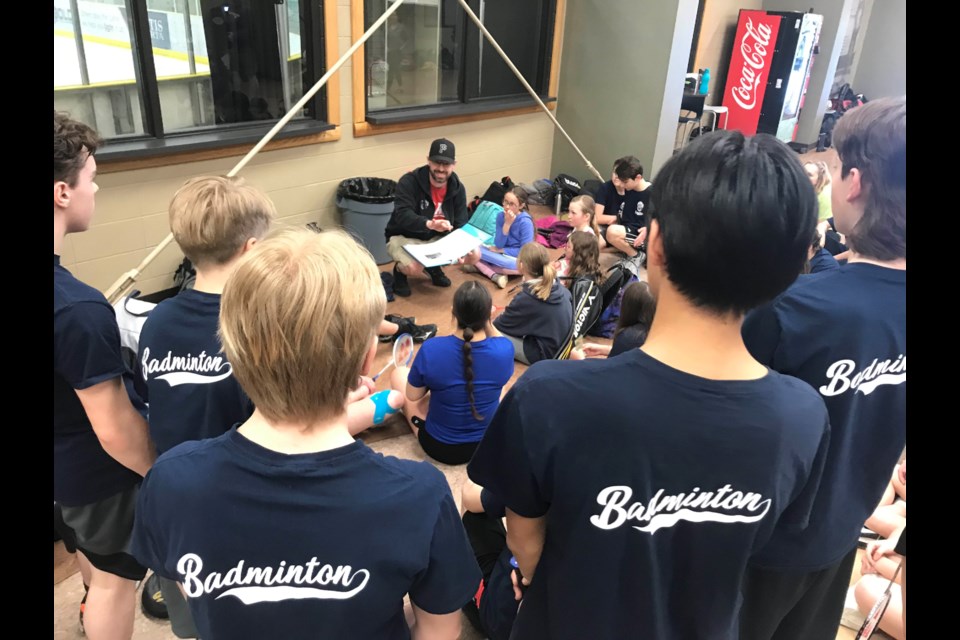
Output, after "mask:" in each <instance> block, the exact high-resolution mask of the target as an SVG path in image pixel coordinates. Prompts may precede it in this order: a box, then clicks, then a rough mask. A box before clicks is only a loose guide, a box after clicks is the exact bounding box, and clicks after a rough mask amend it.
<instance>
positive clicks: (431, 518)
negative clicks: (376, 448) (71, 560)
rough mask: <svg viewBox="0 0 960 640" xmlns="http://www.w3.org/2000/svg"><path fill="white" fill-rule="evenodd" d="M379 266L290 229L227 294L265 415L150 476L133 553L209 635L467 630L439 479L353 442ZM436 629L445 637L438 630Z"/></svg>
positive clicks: (463, 586)
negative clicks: (182, 598) (353, 399)
mask: <svg viewBox="0 0 960 640" xmlns="http://www.w3.org/2000/svg"><path fill="white" fill-rule="evenodd" d="M385 305H386V300H385V297H384V295H383V286H382V284H381V281H380V277H379V273H378V272H377V269H376V265H375V264H374V262H373V260H371V259H370V255H369V254H368V253H367V252H366V251H364V250H363V249H362V248H361V247H359V246H358V245H357V244H356V242H355V241H353V240H352V239H351V238H349V237H348V236H347V235H345V234H343V233H340V232H324V233H320V234H316V233H314V232H312V231H308V230H285V231H282V232H279V233H277V234H276V235H275V236H274V237H272V238H269V239H267V240H265V241H263V242H262V243H260V244H259V246H257V247H256V248H255V249H254V250H253V251H251V252H250V253H249V254H248V255H246V256H244V257H243V258H242V259H241V260H240V262H239V263H238V265H237V266H236V268H235V270H234V272H233V273H232V274H231V276H230V278H229V279H228V280H227V283H226V285H225V287H224V290H223V296H222V302H221V317H220V337H221V339H222V342H223V347H224V353H225V354H226V356H227V358H228V360H229V362H230V364H231V366H232V370H233V375H234V376H235V377H236V379H237V381H238V382H239V383H240V385H241V387H243V389H244V391H245V392H246V393H247V395H248V396H249V397H250V399H251V400H252V401H253V403H254V405H255V406H256V409H255V411H254V413H253V415H252V416H250V418H249V419H248V420H246V421H245V422H244V423H243V424H241V425H240V426H239V427H238V428H236V429H233V430H231V431H229V432H228V433H225V434H224V435H222V436H220V437H217V438H212V439H209V440H204V441H200V442H188V443H185V444H182V445H179V446H177V447H174V448H173V449H171V450H170V451H168V452H167V453H165V454H164V455H162V456H161V457H160V458H159V460H158V461H157V465H156V466H155V467H154V469H153V472H152V473H150V474H149V475H148V476H147V478H146V479H145V480H144V484H143V489H142V491H141V500H140V502H139V503H138V505H137V509H138V510H137V521H136V527H135V531H134V545H133V552H134V555H135V556H136V557H137V558H139V559H140V560H141V562H143V563H144V564H146V565H147V566H149V567H151V568H152V569H153V570H154V571H156V572H157V573H158V574H160V575H161V576H163V577H165V578H168V579H170V580H176V581H178V582H180V583H181V585H182V586H183V589H184V592H185V593H186V595H187V597H188V602H189V604H190V609H191V611H192V613H193V616H194V620H195V621H196V625H197V630H198V631H199V634H200V637H202V638H204V639H205V640H214V639H216V638H230V639H235V638H284V639H291V640H296V639H297V638H314V637H316V636H317V635H318V633H319V634H321V635H323V636H325V637H331V638H408V637H410V630H409V628H408V626H407V623H406V621H405V619H404V611H403V598H404V596H405V595H406V594H409V595H410V599H411V602H412V605H413V614H414V616H415V620H416V622H415V625H416V627H417V629H418V635H420V634H422V637H439V635H440V634H446V635H444V637H456V635H457V633H458V632H459V624H460V613H459V609H460V607H461V606H463V605H464V604H465V603H466V602H467V601H468V600H469V599H470V597H471V596H472V595H473V594H474V592H475V591H476V589H477V585H478V584H479V580H480V574H479V571H478V569H477V566H476V563H475V561H474V559H473V554H472V552H471V550H470V545H469V543H468V541H467V539H466V535H465V534H464V531H463V527H462V525H461V523H460V519H459V517H458V514H457V509H456V506H455V504H454V501H453V496H452V495H451V494H450V489H449V487H448V486H447V483H446V480H445V479H444V477H443V475H442V474H441V473H440V472H439V471H437V470H436V469H435V468H434V467H433V466H431V465H430V464H427V463H416V462H411V461H406V460H398V459H396V458H392V457H384V456H382V455H380V454H376V453H374V452H373V451H371V450H370V449H369V448H368V447H367V446H366V445H364V444H363V443H362V442H360V441H357V440H354V438H353V436H352V434H351V432H350V429H349V425H348V418H347V404H348V397H349V394H350V392H351V389H352V388H353V387H354V386H355V385H356V381H357V379H358V377H359V376H360V374H361V373H366V372H368V371H369V370H370V367H371V366H372V364H373V361H374V358H375V356H376V348H377V337H376V328H377V326H378V324H379V322H380V320H381V319H382V317H383V311H384V307H385ZM435 634H436V635H435Z"/></svg>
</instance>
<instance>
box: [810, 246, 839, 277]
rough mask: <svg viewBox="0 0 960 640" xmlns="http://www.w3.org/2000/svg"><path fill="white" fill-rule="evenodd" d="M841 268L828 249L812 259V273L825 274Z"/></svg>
mask: <svg viewBox="0 0 960 640" xmlns="http://www.w3.org/2000/svg"><path fill="white" fill-rule="evenodd" d="M839 268H840V263H839V262H837V260H836V258H834V257H833V256H832V255H830V252H829V251H827V250H826V249H820V250H819V251H817V252H816V253H815V254H813V257H812V258H810V273H823V272H824V271H833V270H834V269H839Z"/></svg>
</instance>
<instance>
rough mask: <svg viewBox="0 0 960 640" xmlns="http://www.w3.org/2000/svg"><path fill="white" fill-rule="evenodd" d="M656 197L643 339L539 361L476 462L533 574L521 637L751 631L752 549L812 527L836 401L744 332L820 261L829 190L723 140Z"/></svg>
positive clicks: (663, 183)
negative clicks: (761, 355) (816, 234)
mask: <svg viewBox="0 0 960 640" xmlns="http://www.w3.org/2000/svg"><path fill="white" fill-rule="evenodd" d="M652 196H653V197H652V199H651V206H650V219H649V223H648V224H649V235H648V242H647V246H648V256H647V259H648V275H649V284H650V287H651V290H652V292H653V293H654V295H655V296H656V297H657V311H656V315H655V317H654V319H653V323H652V326H651V327H650V331H649V337H648V338H647V341H646V342H645V343H644V345H643V347H641V348H640V349H635V350H633V351H629V352H626V353H623V354H621V355H619V356H617V357H616V358H611V359H608V360H597V361H586V362H579V363H577V364H567V363H564V362H555V361H551V362H543V363H538V364H535V365H533V366H532V367H531V368H530V369H529V370H528V371H527V373H526V374H525V375H524V376H523V377H522V378H521V379H520V380H519V381H518V382H517V384H516V385H515V386H514V387H513V389H511V391H510V392H509V393H508V394H507V396H506V397H505V398H504V400H503V402H502V403H501V406H500V410H499V411H498V412H497V414H496V415H495V416H494V419H493V422H492V423H491V424H490V427H489V428H488V430H487V433H486V435H485V437H484V439H483V441H482V442H481V443H480V446H479V448H478V449H477V452H476V454H475V455H474V457H473V460H472V461H471V463H470V466H469V467H468V473H469V475H470V478H471V479H472V480H473V481H475V482H477V483H479V484H481V485H482V486H483V487H484V488H485V489H487V490H489V491H490V492H491V493H492V494H493V495H495V496H496V497H497V498H499V499H500V500H502V502H503V503H504V504H505V506H506V508H507V542H508V546H509V548H510V549H511V550H512V551H513V554H514V555H515V556H516V559H517V562H518V564H519V567H520V570H521V572H522V573H523V576H524V581H525V582H526V583H528V584H529V589H528V590H527V592H526V595H525V597H524V602H523V604H522V606H521V607H520V611H519V613H518V614H517V619H516V622H515V624H514V631H513V632H514V634H515V636H516V637H522V638H547V637H549V638H600V639H603V638H625V637H644V638H658V639H666V640H669V639H680V638H708V637H709V638H736V637H737V622H738V607H739V601H740V595H739V592H740V584H741V580H742V577H743V573H744V571H745V570H746V567H747V562H748V560H749V558H750V556H751V555H752V554H754V553H755V552H756V551H757V550H758V549H759V548H760V547H761V546H762V544H763V543H764V542H765V541H766V539H767V538H768V537H769V536H770V535H771V533H772V532H773V530H774V526H775V525H776V524H777V523H778V522H780V523H782V524H783V525H784V526H790V527H796V528H801V527H803V526H804V525H805V523H806V518H807V513H808V511H809V509H810V502H811V500H812V497H813V494H814V492H815V491H816V488H817V485H818V482H819V477H820V469H821V465H822V461H823V457H824V455H825V451H826V447H827V444H828V439H829V424H828V422H827V414H826V409H825V408H824V406H823V401H822V400H821V399H820V398H819V397H818V396H817V394H816V393H814V392H813V390H811V389H810V388H809V387H808V386H807V385H804V384H803V383H802V382H800V381H798V380H794V379H792V378H789V377H787V376H783V375H780V374H778V373H776V372H773V371H770V370H769V369H767V368H766V367H764V366H763V365H761V364H760V363H758V362H757V361H756V360H754V359H753V358H752V357H751V356H750V354H749V353H748V352H747V350H746V347H745V346H744V344H743V340H742V338H741V337H740V324H741V322H742V319H743V314H744V313H745V312H746V311H747V310H748V309H750V308H752V307H754V306H756V305H758V304H761V303H763V302H765V301H767V300H769V299H771V298H772V297H774V296H776V295H777V294H778V293H779V292H781V291H782V290H783V289H784V288H785V287H787V286H788V285H789V284H790V283H791V282H792V281H793V280H794V279H795V278H796V277H797V274H799V273H800V269H801V267H802V266H803V263H804V260H805V258H806V251H807V246H808V243H809V239H810V236H811V235H812V234H813V230H814V226H815V224H816V196H815V195H814V193H813V187H812V186H811V185H810V181H809V180H808V179H807V177H806V176H805V175H804V173H803V169H802V167H801V166H800V163H799V161H798V160H797V158H796V154H795V153H794V152H793V151H791V150H790V149H789V148H788V147H787V146H786V145H784V144H783V143H782V142H780V141H778V140H776V139H775V138H773V137H771V136H766V135H759V136H756V137H753V138H745V137H744V136H743V135H742V134H741V133H739V132H734V131H719V132H716V133H711V134H708V135H706V136H703V137H701V138H700V139H699V140H697V141H696V142H695V143H693V144H690V145H688V146H687V148H686V149H684V150H683V151H682V152H681V153H680V154H679V155H677V156H674V157H673V158H672V159H671V160H669V161H668V162H667V164H666V165H665V166H664V167H663V169H662V170H661V172H660V175H659V178H658V180H657V184H656V186H655V187H654V189H653V193H652ZM758 246H759V247H760V248H759V249H757V247H758ZM731 256H733V257H732V258H731ZM718 265H719V267H718ZM611 398H614V399H616V401H614V402H611V401H610V399H611Z"/></svg>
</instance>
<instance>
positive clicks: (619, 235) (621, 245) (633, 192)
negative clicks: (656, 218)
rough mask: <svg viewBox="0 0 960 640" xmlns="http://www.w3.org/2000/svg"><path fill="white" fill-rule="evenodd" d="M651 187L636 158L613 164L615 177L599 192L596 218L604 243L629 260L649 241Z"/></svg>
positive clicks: (627, 158) (629, 157)
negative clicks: (648, 221) (648, 214)
mask: <svg viewBox="0 0 960 640" xmlns="http://www.w3.org/2000/svg"><path fill="white" fill-rule="evenodd" d="M650 194H651V191H650V183H649V182H647V181H646V180H644V179H643V165H641V164H640V160H638V159H637V158H636V157H635V156H624V157H622V158H618V159H617V160H616V162H614V163H613V175H611V177H610V180H608V181H606V182H604V183H603V184H602V185H600V188H599V189H598V190H597V197H596V211H595V214H594V215H595V216H596V219H597V224H599V225H601V227H600V229H601V232H602V233H603V237H604V239H605V240H606V241H607V243H608V244H610V246H612V247H615V248H616V249H619V250H620V251H622V252H623V253H625V254H626V255H627V256H628V257H633V256H636V255H637V253H638V251H640V250H641V249H642V247H643V243H644V241H645V240H646V239H647V223H646V217H645V216H646V213H645V212H646V210H647V209H648V208H649V205H650Z"/></svg>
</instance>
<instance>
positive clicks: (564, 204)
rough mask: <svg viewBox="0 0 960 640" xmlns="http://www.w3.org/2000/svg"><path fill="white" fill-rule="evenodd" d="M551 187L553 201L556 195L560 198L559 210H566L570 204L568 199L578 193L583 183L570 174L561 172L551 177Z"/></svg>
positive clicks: (571, 198)
mask: <svg viewBox="0 0 960 640" xmlns="http://www.w3.org/2000/svg"><path fill="white" fill-rule="evenodd" d="M553 188H554V196H553V198H554V202H556V201H557V198H558V197H559V200H560V209H559V211H566V210H567V208H568V207H569V206H570V201H571V200H573V199H574V198H575V197H577V196H578V195H580V190H581V189H583V185H582V184H580V181H579V180H577V179H576V178H574V177H573V176H571V175H570V174H567V173H561V174H558V175H557V177H556V178H554V179H553Z"/></svg>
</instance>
